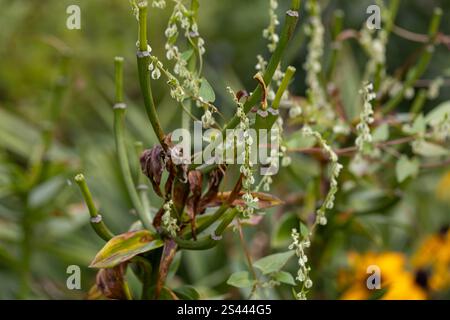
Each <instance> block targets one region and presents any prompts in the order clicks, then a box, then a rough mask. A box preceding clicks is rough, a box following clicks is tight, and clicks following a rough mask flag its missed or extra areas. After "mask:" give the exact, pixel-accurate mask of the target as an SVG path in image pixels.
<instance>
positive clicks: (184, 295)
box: [173, 286, 200, 300]
mask: <svg viewBox="0 0 450 320" xmlns="http://www.w3.org/2000/svg"><path fill="white" fill-rule="evenodd" d="M173 292H175V294H176V295H177V297H178V298H180V299H182V300H198V299H200V294H199V293H198V292H197V290H195V288H194V287H192V286H183V287H179V288H177V289H174V290H173Z"/></svg>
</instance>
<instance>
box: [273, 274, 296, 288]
mask: <svg viewBox="0 0 450 320" xmlns="http://www.w3.org/2000/svg"><path fill="white" fill-rule="evenodd" d="M272 278H273V279H274V280H275V281H279V282H281V283H286V284H289V285H291V286H295V280H294V277H293V276H292V274H290V273H289V272H286V271H278V272H275V273H274V274H272Z"/></svg>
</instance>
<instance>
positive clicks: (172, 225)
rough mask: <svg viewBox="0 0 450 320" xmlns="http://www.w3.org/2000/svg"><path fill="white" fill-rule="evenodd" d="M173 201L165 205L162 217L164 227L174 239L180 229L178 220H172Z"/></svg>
mask: <svg viewBox="0 0 450 320" xmlns="http://www.w3.org/2000/svg"><path fill="white" fill-rule="evenodd" d="M172 208H173V201H172V200H169V201H168V202H166V203H165V204H164V205H163V209H164V214H163V216H162V219H161V221H162V227H163V229H164V230H165V231H166V232H167V233H168V234H170V235H171V236H172V237H176V235H177V232H178V231H179V230H180V227H179V226H178V224H177V219H175V218H172V215H171V214H172Z"/></svg>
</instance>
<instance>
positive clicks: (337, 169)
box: [302, 126, 343, 225]
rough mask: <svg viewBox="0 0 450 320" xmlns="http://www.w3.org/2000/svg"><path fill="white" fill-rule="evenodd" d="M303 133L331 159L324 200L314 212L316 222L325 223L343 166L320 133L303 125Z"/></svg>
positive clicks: (332, 205)
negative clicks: (315, 142) (313, 140)
mask: <svg viewBox="0 0 450 320" xmlns="http://www.w3.org/2000/svg"><path fill="white" fill-rule="evenodd" d="M302 131H303V134H304V135H306V136H311V137H315V138H316V140H317V142H318V143H319V144H320V146H321V148H322V149H323V150H324V151H325V153H327V154H328V156H329V158H330V160H331V177H330V189H329V191H328V193H327V195H326V196H325V200H324V201H323V203H322V205H321V206H320V208H319V209H318V210H317V212H316V214H317V215H316V222H315V223H316V224H319V225H326V224H327V218H326V217H325V212H326V210H330V209H333V207H334V200H335V195H336V193H337V191H338V181H337V179H338V178H339V175H340V173H341V170H342V168H343V166H342V164H340V163H339V162H338V160H339V158H338V156H337V154H336V153H335V152H334V151H333V149H332V148H331V147H330V146H329V145H328V144H327V142H326V141H325V140H324V139H323V138H322V135H321V134H320V133H319V132H317V131H313V130H312V129H311V127H309V126H305V127H303V130H302Z"/></svg>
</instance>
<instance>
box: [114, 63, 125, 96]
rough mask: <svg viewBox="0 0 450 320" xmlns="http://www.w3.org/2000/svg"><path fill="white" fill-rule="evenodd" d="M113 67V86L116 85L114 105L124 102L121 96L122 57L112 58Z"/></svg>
mask: <svg viewBox="0 0 450 320" xmlns="http://www.w3.org/2000/svg"><path fill="white" fill-rule="evenodd" d="M114 65H115V85H116V103H123V102H124V98H123V96H124V94H123V57H115V58H114Z"/></svg>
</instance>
